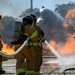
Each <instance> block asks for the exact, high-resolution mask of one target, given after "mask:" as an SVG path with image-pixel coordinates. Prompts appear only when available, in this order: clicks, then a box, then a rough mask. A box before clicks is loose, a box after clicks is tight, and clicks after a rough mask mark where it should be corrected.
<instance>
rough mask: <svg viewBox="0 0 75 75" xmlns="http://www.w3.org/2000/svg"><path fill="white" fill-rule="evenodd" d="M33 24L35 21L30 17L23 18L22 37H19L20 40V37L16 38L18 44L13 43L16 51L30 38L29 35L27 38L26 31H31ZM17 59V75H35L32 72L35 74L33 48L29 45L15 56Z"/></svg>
mask: <svg viewBox="0 0 75 75" xmlns="http://www.w3.org/2000/svg"><path fill="white" fill-rule="evenodd" d="M32 22H33V19H30V18H28V17H25V18H23V24H22V27H21V34H20V37H19V39H18V37H17V38H14V40H15V41H16V43H15V42H13V43H14V44H15V45H14V50H17V49H18V48H19V47H20V46H21V45H22V43H23V42H24V40H25V38H27V37H28V35H26V36H25V31H27V30H29V29H30V27H31V25H32ZM26 25H27V28H26V29H25V26H26ZM16 39H18V40H16ZM23 39H24V40H23ZM17 41H18V42H17ZM15 58H16V60H17V62H16V74H17V75H25V74H27V73H26V72H30V74H31V75H33V74H32V73H31V72H33V56H32V55H31V48H30V47H29V46H28V43H27V45H26V46H25V47H24V48H23V49H22V50H21V51H20V52H19V53H18V54H17V55H16V56H15ZM25 59H26V60H25ZM27 75H28V74H27Z"/></svg>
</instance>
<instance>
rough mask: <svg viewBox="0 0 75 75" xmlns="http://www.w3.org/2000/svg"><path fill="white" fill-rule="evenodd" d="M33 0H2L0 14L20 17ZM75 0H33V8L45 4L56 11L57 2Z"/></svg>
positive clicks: (64, 2) (0, 0) (0, 1)
mask: <svg viewBox="0 0 75 75" xmlns="http://www.w3.org/2000/svg"><path fill="white" fill-rule="evenodd" d="M30 1H31V0H0V14H2V15H4V16H13V17H15V18H16V17H18V16H19V15H20V14H21V13H22V12H23V11H25V10H26V9H28V8H30V7H31V5H30V4H31V3H30ZM74 1H75V0H65V1H64V0H33V8H41V6H45V7H46V8H48V9H51V10H53V11H54V9H55V5H56V4H67V3H69V2H74Z"/></svg>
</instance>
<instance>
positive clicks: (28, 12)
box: [19, 8, 39, 18]
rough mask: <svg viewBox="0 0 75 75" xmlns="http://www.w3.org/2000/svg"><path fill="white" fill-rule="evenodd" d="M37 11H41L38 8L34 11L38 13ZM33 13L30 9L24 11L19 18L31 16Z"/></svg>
mask: <svg viewBox="0 0 75 75" xmlns="http://www.w3.org/2000/svg"><path fill="white" fill-rule="evenodd" d="M36 10H39V9H38V8H34V9H33V11H36ZM31 13H32V11H31V9H30V8H29V9H26V10H25V11H23V12H22V13H21V15H20V16H19V17H20V18H21V17H24V16H27V15H29V14H31Z"/></svg>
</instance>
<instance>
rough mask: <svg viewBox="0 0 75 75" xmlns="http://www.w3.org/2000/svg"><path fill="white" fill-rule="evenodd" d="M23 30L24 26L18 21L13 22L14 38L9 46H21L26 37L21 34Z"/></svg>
mask: <svg viewBox="0 0 75 75" xmlns="http://www.w3.org/2000/svg"><path fill="white" fill-rule="evenodd" d="M23 28H24V24H22V23H21V22H20V21H16V22H15V26H14V36H13V41H12V42H11V44H14V45H17V44H23V42H24V41H25V39H26V38H27V37H28V36H25V35H24V34H22V32H23Z"/></svg>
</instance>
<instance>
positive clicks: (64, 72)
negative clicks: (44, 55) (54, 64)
mask: <svg viewBox="0 0 75 75" xmlns="http://www.w3.org/2000/svg"><path fill="white" fill-rule="evenodd" d="M70 70H75V68H68V69H65V70H64V71H63V74H64V75H66V72H67V71H70Z"/></svg>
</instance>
